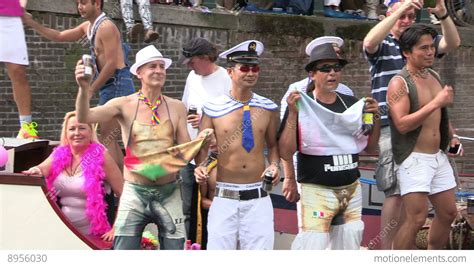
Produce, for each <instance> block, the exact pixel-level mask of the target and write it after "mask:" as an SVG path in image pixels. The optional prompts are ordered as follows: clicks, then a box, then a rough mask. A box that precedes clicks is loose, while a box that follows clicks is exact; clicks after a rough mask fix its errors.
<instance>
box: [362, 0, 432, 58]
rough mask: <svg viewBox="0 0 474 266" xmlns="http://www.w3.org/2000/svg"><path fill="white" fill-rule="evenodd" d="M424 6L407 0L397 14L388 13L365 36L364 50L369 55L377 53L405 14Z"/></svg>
mask: <svg viewBox="0 0 474 266" xmlns="http://www.w3.org/2000/svg"><path fill="white" fill-rule="evenodd" d="M422 6H423V4H422V3H420V1H419V0H405V1H404V2H403V3H402V4H401V5H400V7H399V8H398V9H397V10H396V11H395V12H393V13H389V12H387V14H388V15H389V16H387V17H386V18H385V19H383V20H382V21H380V22H379V23H378V24H377V25H375V26H374V27H373V28H372V29H371V30H370V31H369V33H367V35H366V36H365V38H364V43H363V46H364V50H366V51H367V53H369V54H374V53H375V52H377V49H378V47H379V45H380V43H382V41H383V40H384V39H385V37H387V35H388V34H389V33H390V31H391V30H392V28H393V26H395V23H397V20H398V19H400V17H401V16H402V15H403V13H404V12H405V11H406V10H408V9H410V8H415V9H421V8H422Z"/></svg>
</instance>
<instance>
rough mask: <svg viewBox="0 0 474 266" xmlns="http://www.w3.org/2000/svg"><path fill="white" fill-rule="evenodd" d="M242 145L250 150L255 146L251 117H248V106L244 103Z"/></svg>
mask: <svg viewBox="0 0 474 266" xmlns="http://www.w3.org/2000/svg"><path fill="white" fill-rule="evenodd" d="M242 146H243V147H244V149H245V150H246V151H247V152H250V151H251V150H252V148H253V146H255V143H254V141H253V132H252V119H251V117H250V106H248V104H247V105H244V116H243V118H242Z"/></svg>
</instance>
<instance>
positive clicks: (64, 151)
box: [46, 143, 111, 235]
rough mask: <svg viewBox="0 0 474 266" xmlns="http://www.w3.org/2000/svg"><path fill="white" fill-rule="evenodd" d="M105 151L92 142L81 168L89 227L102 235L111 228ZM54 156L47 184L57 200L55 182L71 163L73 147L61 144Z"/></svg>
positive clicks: (51, 194) (50, 192)
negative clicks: (105, 198)
mask: <svg viewBox="0 0 474 266" xmlns="http://www.w3.org/2000/svg"><path fill="white" fill-rule="evenodd" d="M104 152H105V148H104V146H102V145H101V144H99V143H92V144H90V145H89V147H88V148H87V150H86V151H85V152H84V154H83V155H82V158H81V168H82V171H83V173H84V178H85V182H84V186H83V190H84V191H85V192H86V202H87V203H86V216H87V217H88V218H89V221H90V223H91V226H90V229H89V233H90V234H91V235H102V234H104V233H106V232H108V231H109V230H110V228H111V227H110V224H109V222H108V220H107V215H106V213H105V212H106V208H107V204H106V203H105V201H104V195H105V190H104V187H103V186H102V183H103V180H104V177H105V172H104ZM52 156H53V161H52V165H51V173H50V174H49V176H48V177H46V185H47V187H48V191H49V195H50V196H51V197H52V199H53V200H56V195H57V194H58V193H57V191H56V189H55V188H54V185H53V183H54V180H56V178H57V177H58V175H59V174H60V173H61V172H62V171H63V170H64V169H66V167H68V166H70V165H71V162H72V153H71V148H70V146H69V145H63V146H59V147H57V148H55V149H54V151H53V154H52Z"/></svg>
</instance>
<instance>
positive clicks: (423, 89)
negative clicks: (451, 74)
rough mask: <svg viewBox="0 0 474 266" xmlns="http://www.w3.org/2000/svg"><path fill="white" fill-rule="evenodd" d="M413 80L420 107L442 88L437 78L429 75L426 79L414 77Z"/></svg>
mask: <svg viewBox="0 0 474 266" xmlns="http://www.w3.org/2000/svg"><path fill="white" fill-rule="evenodd" d="M414 81H415V85H416V91H417V94H418V103H419V106H420V107H423V106H424V105H426V104H428V103H429V102H430V101H431V100H433V99H434V98H435V97H436V95H437V94H438V93H439V92H440V91H441V90H442V88H441V84H439V82H438V80H437V79H436V78H434V77H432V76H429V77H428V78H426V79H422V78H416V79H414Z"/></svg>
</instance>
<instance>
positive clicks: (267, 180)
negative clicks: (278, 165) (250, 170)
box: [262, 171, 273, 192]
mask: <svg viewBox="0 0 474 266" xmlns="http://www.w3.org/2000/svg"><path fill="white" fill-rule="evenodd" d="M272 181H273V172H272V171H266V172H265V174H264V175H263V181H262V189H263V190H265V191H266V192H271V191H272V189H273V184H272Z"/></svg>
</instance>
